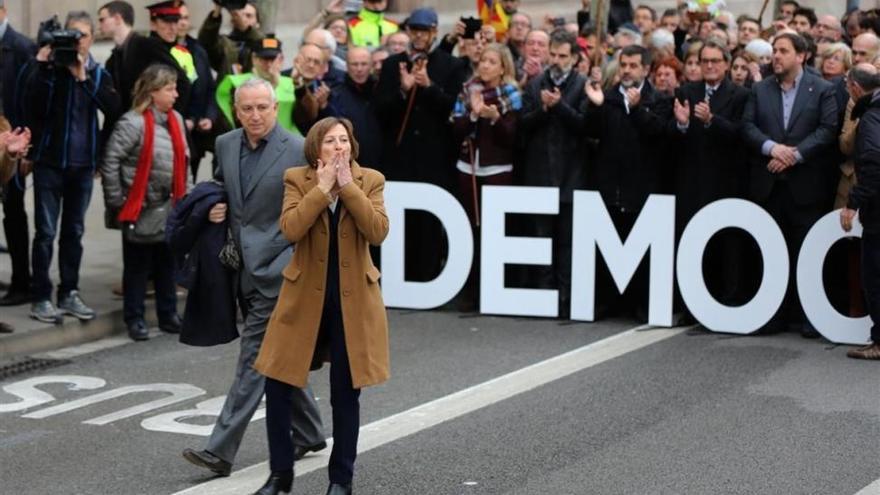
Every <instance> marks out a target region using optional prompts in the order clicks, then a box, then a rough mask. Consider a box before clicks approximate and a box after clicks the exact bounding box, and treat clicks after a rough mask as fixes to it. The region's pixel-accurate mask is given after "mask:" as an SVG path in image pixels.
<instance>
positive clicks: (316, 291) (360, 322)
mask: <svg viewBox="0 0 880 495" xmlns="http://www.w3.org/2000/svg"><path fill="white" fill-rule="evenodd" d="M351 169H352V170H351V173H352V179H353V181H352V182H351V183H349V184H347V185H346V186H345V187H343V188H342V189H341V190H340V191H339V203H338V206H337V208H342V210H341V211H340V213H339V229H338V235H339V237H338V242H339V290H340V294H339V296H340V297H339V299H340V301H341V306H342V321H343V325H344V327H345V345H346V348H347V350H348V360H349V364H350V366H351V380H352V385H353V386H354V388H357V389H359V388H363V387H367V386H370V385H377V384H379V383H382V382H384V381H385V380H387V379H388V377H389V374H390V366H389V358H388V353H389V351H388V319H387V315H386V312H385V304H384V303H383V302H382V292H381V289H380V288H379V270H378V269H376V267H375V266H373V262H372V259H371V258H370V251H369V247H368V245H369V244H373V245H379V244H381V243H382V241H383V240H384V239H385V236H386V235H387V234H388V216H387V215H386V214H385V204H384V199H383V190H384V188H385V177H383V176H382V174H381V173H379V172H377V171H375V170H372V169H368V168H362V167H360V166H359V165H358V164H356V163H352V166H351ZM317 186H318V176H317V172H316V170H315V169H314V168H312V167H310V166H306V167H296V168H291V169H288V170H287V172H285V174H284V205H283V207H282V210H281V220H280V222H281V232H282V233H283V234H284V236H285V237H287V239H288V240H289V241H290V242H292V243H295V244H296V248H295V249H294V253H293V258H292V259H291V260H290V263H289V264H288V265H287V266H286V267H285V268H284V270H283V271H282V275H283V276H284V280H283V281H282V284H281V292H280V294H279V295H278V303H277V304H276V305H275V310H274V311H273V312H272V316H271V318H270V319H269V325H268V327H267V328H266V336H265V338H264V339H263V344H262V347H260V353H259V355H258V356H257V360H256V362H255V363H254V368H255V369H256V370H257V371H258V372H260V373H261V374H263V375H265V376H267V377H270V378H274V379H275V380H279V381H282V382H285V383H288V384H290V385H294V386H297V387H305V386H306V384H307V382H308V377H309V370H310V369H313V367H312V363H313V362H321V361H324V360H326V359H325V356H324V350H323V349H318V348H317V345H318V333H319V330H320V325H321V314H322V312H323V307H324V296H325V294H324V290H325V286H326V284H327V259H328V256H329V249H330V238H329V232H330V216H329V214H328V207H329V206H330V203H331V200H330V197H329V196H328V195H327V194H324V193H323V192H321V190H320V189H318V187H317Z"/></svg>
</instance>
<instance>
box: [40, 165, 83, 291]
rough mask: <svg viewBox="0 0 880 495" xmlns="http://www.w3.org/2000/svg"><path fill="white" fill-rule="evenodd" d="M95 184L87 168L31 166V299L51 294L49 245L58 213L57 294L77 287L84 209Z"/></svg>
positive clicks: (52, 240) (52, 239)
mask: <svg viewBox="0 0 880 495" xmlns="http://www.w3.org/2000/svg"><path fill="white" fill-rule="evenodd" d="M94 183H95V179H94V174H93V172H92V169H91V168H90V167H68V168H66V169H60V168H56V167H53V166H51V165H45V164H40V163H38V164H37V165H36V166H35V167H34V227H35V230H36V233H35V236H34V246H33V257H32V261H33V262H32V265H31V267H32V270H33V275H32V277H31V294H32V296H33V298H34V301H43V300H48V299H51V297H52V280H50V278H49V266H50V265H51V264H52V247H53V244H54V243H55V235H56V233H57V232H58V217H59V215H60V216H61V235H60V236H59V238H58V272H59V275H60V276H61V285H59V286H58V297H59V298H61V297H63V296H66V295H67V294H68V293H69V292H70V291H73V290H78V289H79V265H80V262H81V261H82V253H83V248H82V236H83V232H85V217H86V209H88V207H89V201H90V200H91V198H92V186H93V185H94Z"/></svg>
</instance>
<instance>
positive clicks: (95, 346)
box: [34, 327, 162, 359]
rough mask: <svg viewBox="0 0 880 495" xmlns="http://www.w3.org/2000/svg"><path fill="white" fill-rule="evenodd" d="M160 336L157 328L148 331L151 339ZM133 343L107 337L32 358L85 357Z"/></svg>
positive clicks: (127, 338)
mask: <svg viewBox="0 0 880 495" xmlns="http://www.w3.org/2000/svg"><path fill="white" fill-rule="evenodd" d="M161 334H162V333H161V332H160V331H159V329H158V327H155V328H152V329H150V338H151V339H152V338H156V337H158V336H160V335H161ZM133 343H134V341H133V340H131V338H129V337H107V338H104V339H101V340H96V341H94V342H87V343H85V344H79V345H74V346H70V347H65V348H63V349H58V350H55V351H49V352H44V353H41V354H37V355H35V356H34V357H38V358H48V359H71V358H75V357H80V356H85V355H86V354H91V353H93V352H98V351H104V350H107V349H113V348H115V347H121V346H124V345H127V344H133Z"/></svg>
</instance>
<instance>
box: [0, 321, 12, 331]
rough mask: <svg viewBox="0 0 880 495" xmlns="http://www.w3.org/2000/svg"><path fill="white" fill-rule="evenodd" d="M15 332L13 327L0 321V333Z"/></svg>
mask: <svg viewBox="0 0 880 495" xmlns="http://www.w3.org/2000/svg"><path fill="white" fill-rule="evenodd" d="M14 331H15V327H13V326H12V325H10V324H9V323H6V322H4V321H0V333H12V332H14Z"/></svg>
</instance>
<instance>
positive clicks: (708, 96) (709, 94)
mask: <svg viewBox="0 0 880 495" xmlns="http://www.w3.org/2000/svg"><path fill="white" fill-rule="evenodd" d="M714 94H715V88H711V87H706V103H709V101H710V100H711V99H712V95H714Z"/></svg>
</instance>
